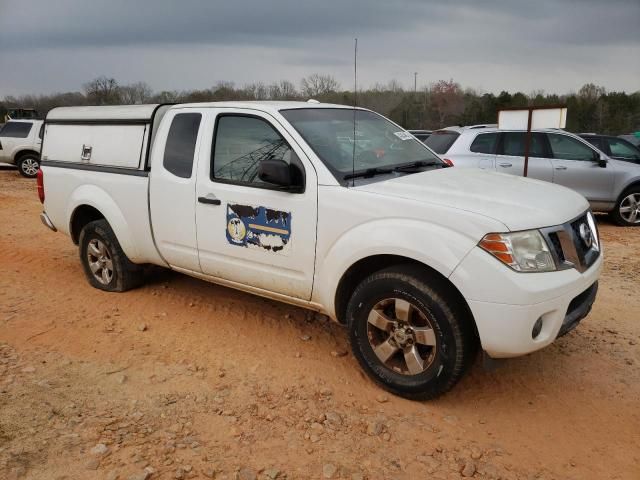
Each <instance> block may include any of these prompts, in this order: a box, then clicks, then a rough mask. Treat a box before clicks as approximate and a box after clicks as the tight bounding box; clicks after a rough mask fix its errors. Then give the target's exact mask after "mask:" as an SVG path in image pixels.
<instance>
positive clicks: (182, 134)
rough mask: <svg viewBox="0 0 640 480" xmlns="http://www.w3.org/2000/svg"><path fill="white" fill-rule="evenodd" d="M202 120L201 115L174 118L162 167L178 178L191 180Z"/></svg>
mask: <svg viewBox="0 0 640 480" xmlns="http://www.w3.org/2000/svg"><path fill="white" fill-rule="evenodd" d="M201 119H202V115H201V114H200V113H178V114H177V115H176V116H175V117H173V121H172V122H171V127H169V134H168V135H167V143H166V145H165V147H164V158H163V160H162V165H163V166H164V168H165V169H166V170H167V171H169V172H171V173H172V174H174V175H175V176H176V177H181V178H191V172H192V170H193V155H194V153H195V151H196V140H197V138H198V130H199V128H200V120H201Z"/></svg>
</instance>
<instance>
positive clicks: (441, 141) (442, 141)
mask: <svg viewBox="0 0 640 480" xmlns="http://www.w3.org/2000/svg"><path fill="white" fill-rule="evenodd" d="M459 136H460V134H459V133H458V132H454V131H453V130H438V131H435V132H433V133H432V134H431V136H430V137H429V138H427V139H426V140H425V141H424V144H425V145H426V146H427V147H429V148H430V149H431V150H433V151H434V152H436V153H438V154H440V155H442V154H444V153H447V152H448V151H449V149H450V148H451V146H452V145H453V144H454V143H455V141H456V140H457V139H458V137H459Z"/></svg>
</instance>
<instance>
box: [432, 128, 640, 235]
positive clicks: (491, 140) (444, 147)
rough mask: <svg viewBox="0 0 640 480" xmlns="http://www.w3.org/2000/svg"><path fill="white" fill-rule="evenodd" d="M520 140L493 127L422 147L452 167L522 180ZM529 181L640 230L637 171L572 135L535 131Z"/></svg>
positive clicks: (459, 132) (436, 136)
mask: <svg viewBox="0 0 640 480" xmlns="http://www.w3.org/2000/svg"><path fill="white" fill-rule="evenodd" d="M525 135H526V133H525V132H524V131H509V130H498V129H497V127H496V126H495V125H474V126H470V127H447V128H445V129H442V130H437V131H435V132H433V134H432V135H431V136H430V137H429V138H428V139H427V140H426V142H425V143H426V145H427V146H429V147H430V148H431V149H432V150H434V151H435V152H436V153H438V154H439V155H440V156H441V157H443V158H446V159H448V160H450V161H451V162H453V164H454V165H455V166H456V167H463V168H464V167H470V168H482V169H486V170H495V171H498V172H503V173H510V174H512V175H522V174H523V172H524V148H525ZM528 176H529V177H531V178H537V179H539V180H545V181H547V182H553V183H557V184H560V185H564V186H565V187H569V188H571V189H573V190H576V191H577V192H579V193H581V194H582V195H584V196H585V197H586V199H587V200H589V203H590V204H591V208H592V209H593V210H595V211H599V212H609V213H610V214H611V216H612V218H613V219H614V220H615V222H616V223H618V224H619V225H625V226H631V225H636V226H637V225H640V165H638V164H634V163H629V162H624V161H619V160H615V159H612V158H609V157H608V156H607V155H606V154H604V153H603V152H601V151H600V150H598V149H596V148H595V147H594V146H593V145H590V144H589V143H588V142H586V141H584V140H583V139H581V138H580V137H578V136H577V135H573V134H571V133H568V132H565V131H563V130H556V129H549V130H537V131H535V132H534V133H533V134H532V138H531V147H530V154H529V165H528Z"/></svg>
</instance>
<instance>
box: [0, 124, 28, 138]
mask: <svg viewBox="0 0 640 480" xmlns="http://www.w3.org/2000/svg"><path fill="white" fill-rule="evenodd" d="M31 127H33V123H31V122H8V123H6V124H5V125H4V127H3V128H2V130H0V137H11V138H27V137H28V136H29V132H31Z"/></svg>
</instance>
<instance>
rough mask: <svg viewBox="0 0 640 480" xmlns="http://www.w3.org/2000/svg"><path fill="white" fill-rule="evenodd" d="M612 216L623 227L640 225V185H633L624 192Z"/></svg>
mask: <svg viewBox="0 0 640 480" xmlns="http://www.w3.org/2000/svg"><path fill="white" fill-rule="evenodd" d="M610 216H611V219H612V220H613V221H614V222H615V223H617V224H618V225H620V226H622V227H638V226H640V187H639V186H635V187H631V188H629V189H628V190H626V191H625V192H623V193H622V195H620V198H618V201H617V202H616V206H615V207H614V209H613V211H612V212H611V213H610Z"/></svg>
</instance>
